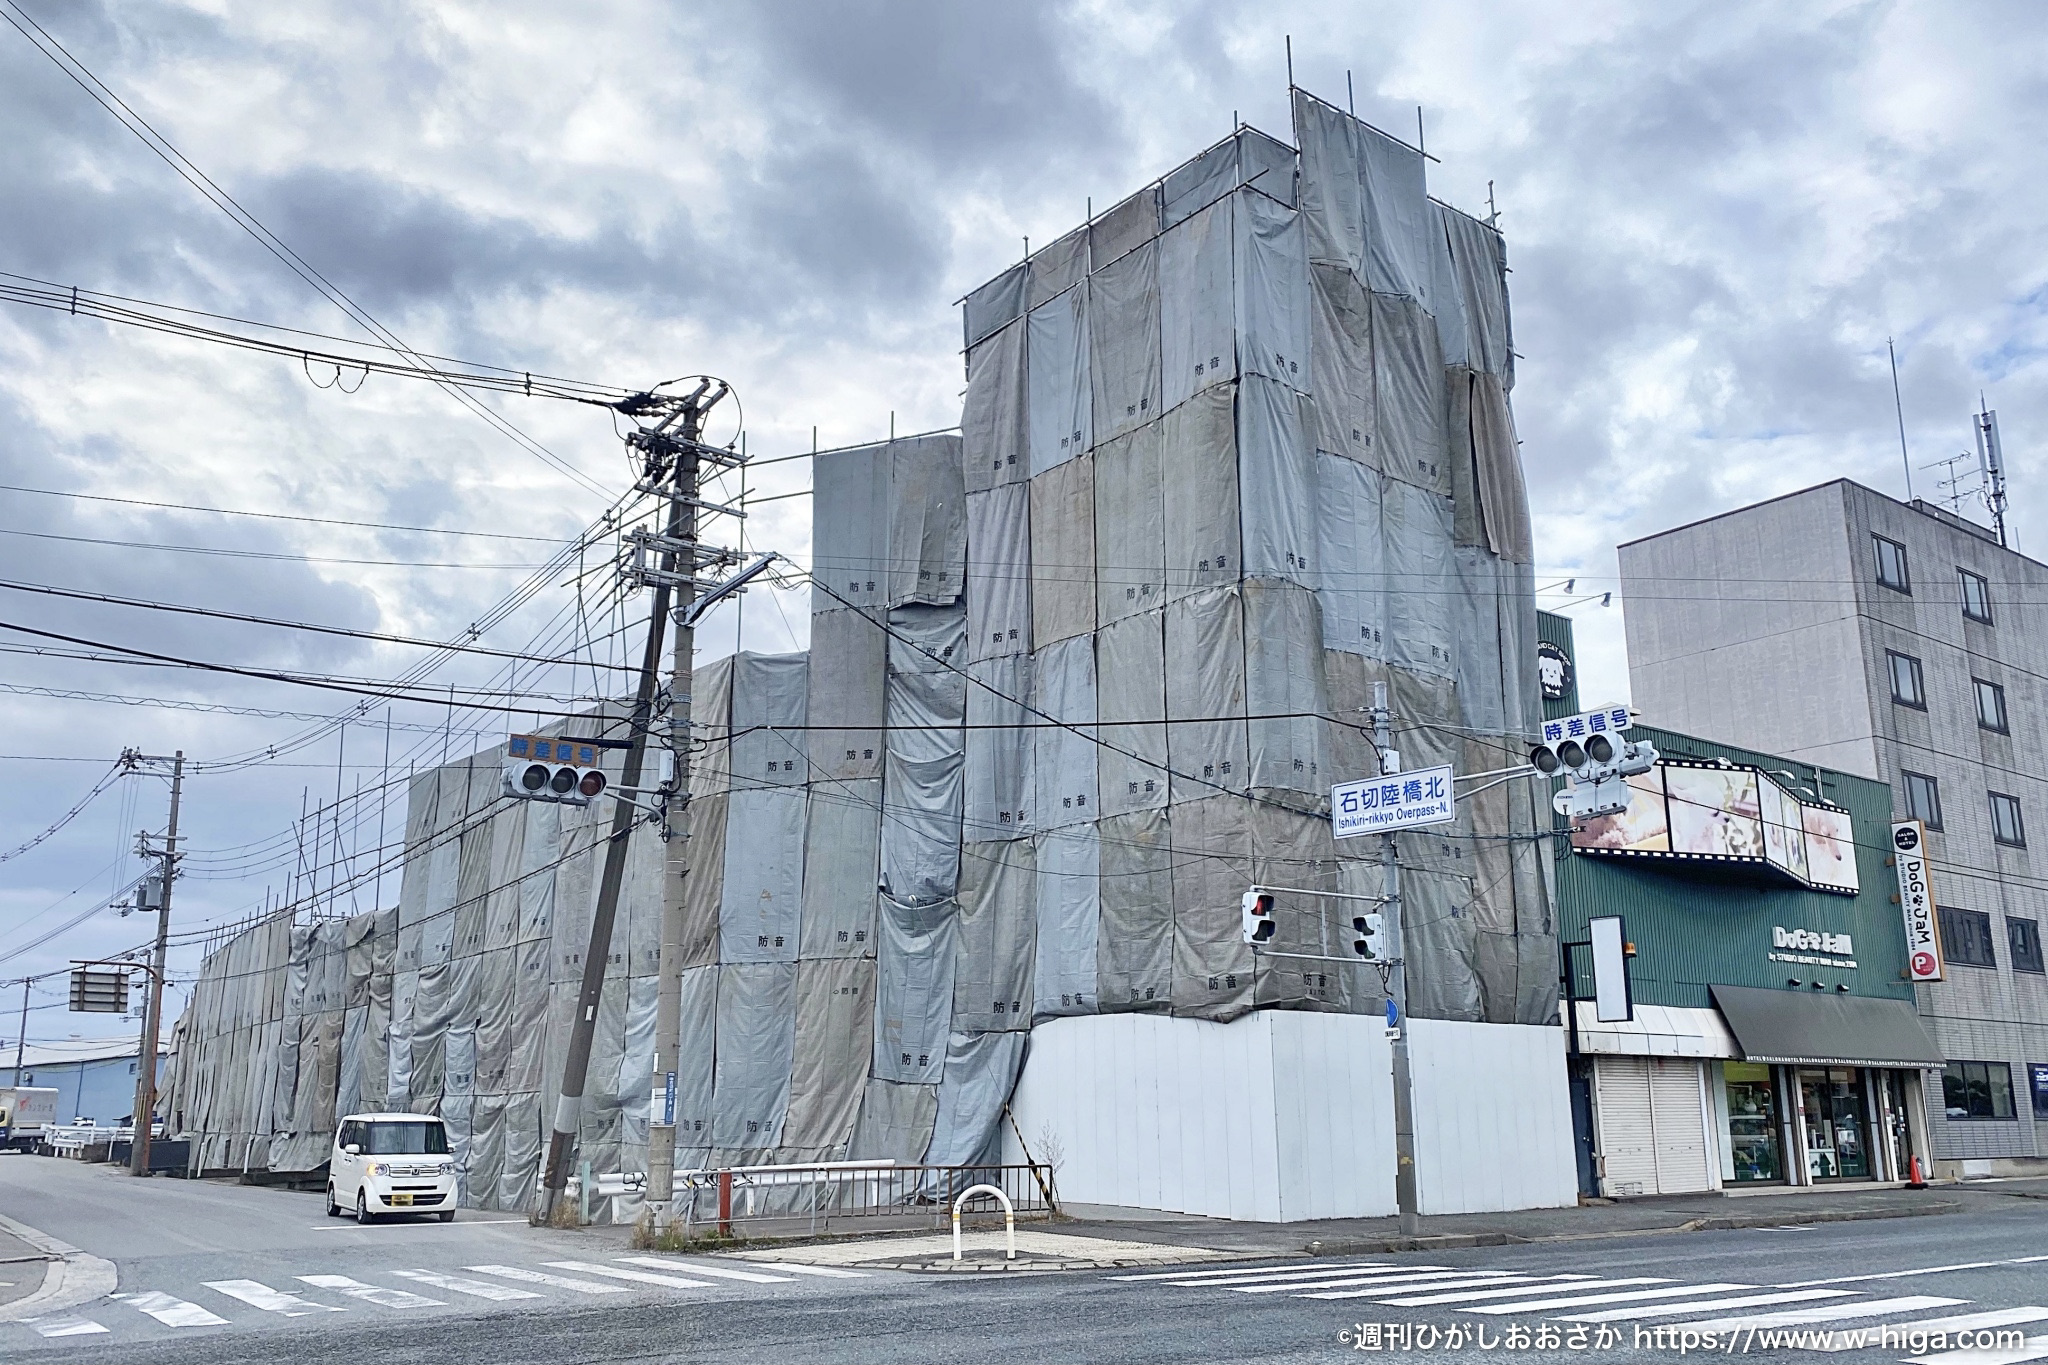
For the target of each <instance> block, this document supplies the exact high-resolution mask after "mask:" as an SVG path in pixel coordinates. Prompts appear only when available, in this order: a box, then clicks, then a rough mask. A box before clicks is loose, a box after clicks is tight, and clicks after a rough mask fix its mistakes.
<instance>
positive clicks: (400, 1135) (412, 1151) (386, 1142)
mask: <svg viewBox="0 0 2048 1365" xmlns="http://www.w3.org/2000/svg"><path fill="white" fill-rule="evenodd" d="M363 1127H364V1129H365V1130H366V1131H365V1133H364V1137H365V1138H367V1139H368V1141H367V1142H366V1143H365V1144H364V1146H363V1150H364V1151H365V1152H368V1153H370V1154H372V1155H375V1156H420V1155H426V1156H446V1155H447V1154H448V1130H447V1129H446V1128H443V1127H442V1126H441V1125H440V1124H439V1123H438V1122H431V1121H430V1122H422V1123H366V1124H364V1125H363Z"/></svg>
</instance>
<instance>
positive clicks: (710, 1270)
mask: <svg viewBox="0 0 2048 1365" xmlns="http://www.w3.org/2000/svg"><path fill="white" fill-rule="evenodd" d="M617 1259H619V1260H621V1261H624V1262H626V1264H628V1265H651V1266H653V1267H654V1268H655V1269H656V1270H687V1271H689V1272H690V1273H691V1274H692V1275H709V1276H711V1277H712V1278H713V1279H718V1280H745V1281H746V1282H747V1283H748V1284H790V1283H793V1281H791V1279H790V1278H789V1276H787V1275H763V1274H761V1273H760V1272H759V1271H754V1270H731V1269H728V1268H727V1267H725V1266H722V1265H704V1264H702V1263H701V1262H696V1261H668V1260H663V1259H661V1258H660V1257H658V1256H620V1257H618V1258H617Z"/></svg>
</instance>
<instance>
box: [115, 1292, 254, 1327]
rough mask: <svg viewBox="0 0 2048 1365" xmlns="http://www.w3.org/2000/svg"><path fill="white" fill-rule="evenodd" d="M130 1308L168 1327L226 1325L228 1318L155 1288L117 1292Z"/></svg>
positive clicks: (118, 1297) (116, 1296)
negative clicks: (125, 1292)
mask: <svg viewBox="0 0 2048 1365" xmlns="http://www.w3.org/2000/svg"><path fill="white" fill-rule="evenodd" d="M114 1297H115V1298H117V1299H119V1300H120V1301H121V1302H123V1303H125V1304H127V1305H128V1306H129V1307H130V1308H136V1309H140V1310H141V1311H142V1312H145V1313H147V1314H149V1315H150V1316H151V1317H153V1318H155V1319H156V1320H157V1321H158V1322H160V1323H162V1324H163V1325H164V1326H166V1327H225V1326H227V1321H228V1320H227V1319H226V1318H223V1317H218V1316H216V1315H214V1314H212V1313H209V1312H207V1311H206V1310H205V1309H204V1308H201V1307H200V1306H199V1305H198V1304H196V1303H187V1302H185V1301H184V1300H183V1299H174V1298H172V1297H171V1296H170V1295H169V1294H163V1293H159V1292H158V1291H156V1290H154V1289H149V1290H144V1291H143V1292H141V1293H139V1294H116V1295H114Z"/></svg>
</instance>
